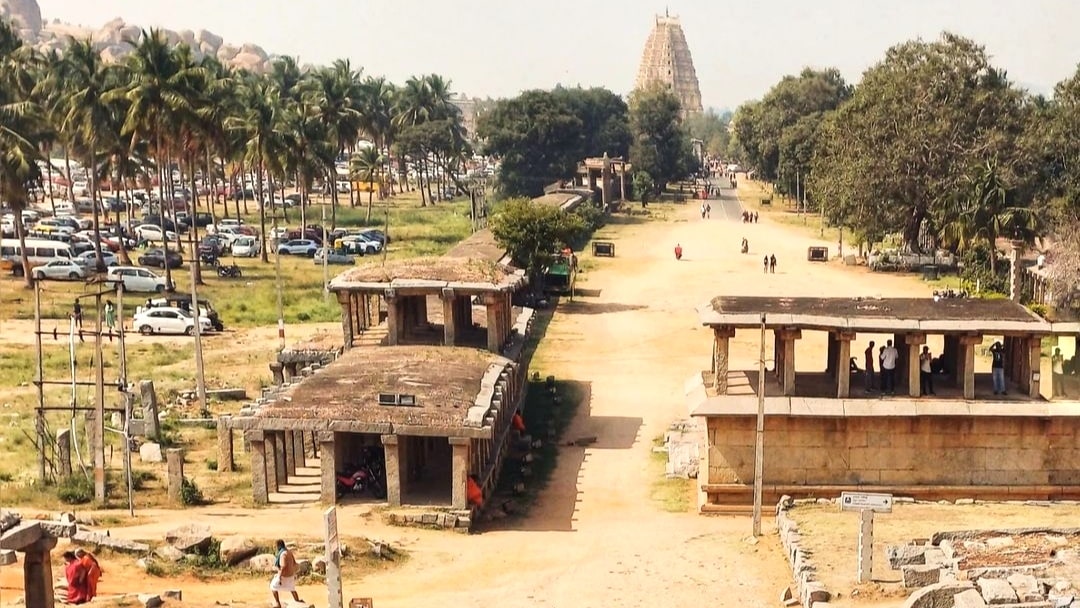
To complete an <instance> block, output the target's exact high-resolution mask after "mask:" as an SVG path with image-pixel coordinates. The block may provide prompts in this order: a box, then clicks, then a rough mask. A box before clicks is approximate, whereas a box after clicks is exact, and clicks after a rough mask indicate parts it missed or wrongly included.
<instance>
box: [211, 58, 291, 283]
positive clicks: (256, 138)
mask: <svg viewBox="0 0 1080 608" xmlns="http://www.w3.org/2000/svg"><path fill="white" fill-rule="evenodd" d="M241 96H242V98H243V103H242V104H241V107H242V111H241V112H240V113H239V114H238V115H236V116H230V117H228V118H227V119H226V121H225V125H226V128H228V129H229V130H231V131H233V132H235V133H237V134H239V136H240V137H242V138H243V141H244V154H245V158H246V159H247V160H248V161H249V162H250V163H251V166H252V167H253V168H254V169H255V179H256V180H257V181H258V188H257V189H258V191H259V192H262V180H263V174H264V173H266V175H267V177H268V178H269V179H270V191H271V192H273V191H274V184H273V174H274V171H267V169H268V168H270V169H276V168H280V162H281V158H282V154H281V152H282V150H283V149H284V147H285V146H284V144H285V141H284V139H285V138H284V133H283V132H282V129H281V113H282V108H281V96H280V93H279V91H278V88H277V85H276V84H274V83H273V82H271V81H270V80H268V79H265V78H259V77H256V76H249V77H248V78H247V79H246V80H245V81H244V83H243V85H242V87H241ZM259 230H260V233H261V238H262V241H263V242H262V261H263V262H267V263H268V262H269V261H270V258H269V256H268V255H267V251H266V249H267V240H266V206H265V205H260V206H259Z"/></svg>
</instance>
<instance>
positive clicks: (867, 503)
mask: <svg viewBox="0 0 1080 608" xmlns="http://www.w3.org/2000/svg"><path fill="white" fill-rule="evenodd" d="M892 507H893V496H892V494H871V493H868V492H844V493H842V494H840V510H841V511H858V512H859V547H858V573H857V576H856V578H857V580H858V581H859V582H860V583H869V582H870V580H871V573H872V571H873V563H874V513H892Z"/></svg>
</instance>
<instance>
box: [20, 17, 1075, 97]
mask: <svg viewBox="0 0 1080 608" xmlns="http://www.w3.org/2000/svg"><path fill="white" fill-rule="evenodd" d="M38 2H39V4H40V5H41V12H42V16H43V17H44V18H45V19H48V20H52V19H54V18H59V19H60V20H62V21H68V22H71V23H76V24H81V25H86V26H91V27H95V28H96V27H98V26H100V25H101V24H103V23H105V22H106V21H108V20H110V19H112V18H113V17H122V18H123V19H124V20H125V21H127V22H129V23H134V24H138V25H142V26H151V25H155V26H164V27H168V28H170V29H176V30H179V29H193V30H198V29H207V30H210V31H211V32H214V33H216V34H219V35H221V36H223V37H224V38H225V41H226V42H229V43H233V44H240V43H243V42H253V43H255V44H258V45H261V46H262V47H263V48H265V49H266V50H267V51H268V52H271V53H277V54H282V55H284V54H288V55H295V56H299V58H300V60H301V62H304V63H329V62H330V61H332V60H333V59H335V58H339V57H347V58H349V59H351V60H352V63H353V65H354V66H362V67H363V68H364V73H365V74H375V75H384V76H387V77H388V78H390V79H391V80H394V81H401V80H404V79H405V78H407V77H408V76H410V75H412V74H422V73H430V72H435V73H439V74H442V75H443V76H445V77H447V78H449V79H451V81H452V83H453V87H452V89H453V90H454V91H455V92H459V93H467V94H469V95H471V96H477V95H479V96H487V95H490V96H492V97H504V96H512V95H515V94H517V93H518V92H519V91H521V90H524V89H529V88H549V87H551V86H553V85H555V84H559V83H561V84H565V85H577V84H580V85H583V86H591V85H600V86H605V87H608V88H610V89H611V90H613V91H615V92H617V93H621V94H624V93H628V92H629V91H630V89H631V88H632V87H633V85H634V78H635V75H636V72H637V64H638V62H639V60H640V58H641V51H642V48H643V47H644V44H645V40H646V38H647V37H648V34H649V31H650V29H651V28H652V25H653V16H654V14H656V13H662V12H663V11H664V9H665V5H664V4H663V1H662V0H660V1H657V2H643V1H642V0H619V1H617V2H616V1H612V0H539V1H536V0H534V1H522V0H311V1H302V0H292V1H290V2H284V1H281V0H169V1H165V0H38ZM669 8H670V11H671V13H672V14H673V15H678V16H679V17H681V18H682V23H683V29H684V31H685V32H686V39H687V41H688V43H689V45H690V50H691V52H692V53H693V56H694V65H695V67H696V68H697V73H698V79H699V80H700V81H701V92H702V97H703V98H704V102H705V105H706V106H707V107H709V106H712V107H717V108H722V107H731V108H734V107H735V106H737V105H738V104H740V103H741V102H743V101H746V100H748V99H755V98H758V97H761V95H762V94H763V93H764V92H765V91H766V90H767V89H768V88H769V87H770V86H771V85H772V84H774V83H775V82H776V81H777V80H779V79H780V78H781V77H782V76H784V75H785V74H790V73H795V72H798V71H800V70H801V69H802V68H803V67H805V66H813V67H830V66H835V67H838V68H840V70H841V72H842V73H843V74H844V76H845V77H847V78H848V79H849V80H851V81H857V80H858V79H859V77H860V75H861V74H862V72H863V70H865V69H866V68H867V67H869V66H870V65H872V64H874V63H876V62H877V61H879V60H880V59H881V58H882V56H883V54H884V51H885V50H886V49H887V48H888V47H890V46H892V45H893V44H896V43H898V42H901V41H904V40H908V39H912V38H917V37H922V38H924V39H930V38H936V37H937V36H938V35H939V34H940V33H941V32H942V31H943V30H950V31H954V32H956V33H959V34H962V35H964V36H968V37H970V38H973V39H975V40H976V41H978V42H979V43H981V44H984V45H985V46H986V48H987V50H988V52H989V53H990V55H991V56H992V57H993V60H994V62H995V64H996V65H998V66H999V67H1001V68H1004V69H1006V70H1007V71H1008V73H1009V76H1010V78H1011V79H1012V80H1014V81H1015V82H1018V83H1020V84H1022V85H1024V86H1027V87H1029V88H1031V89H1033V90H1035V91H1037V92H1050V91H1051V90H1052V88H1053V85H1054V84H1055V83H1057V82H1058V81H1060V80H1063V79H1065V78H1067V77H1069V76H1071V75H1072V74H1073V73H1074V72H1075V71H1076V66H1077V64H1078V63H1080V36H1077V35H1075V32H1074V28H1075V26H1076V24H1077V23H1080V1H1077V0H906V1H902V2H899V1H877V0H743V1H741V2H723V1H716V0H682V1H681V2H677V1H672V2H671V4H670V5H669Z"/></svg>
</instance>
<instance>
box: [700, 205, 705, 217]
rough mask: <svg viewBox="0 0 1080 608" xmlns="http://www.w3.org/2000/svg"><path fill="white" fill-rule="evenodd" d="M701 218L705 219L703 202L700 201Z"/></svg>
mask: <svg viewBox="0 0 1080 608" xmlns="http://www.w3.org/2000/svg"><path fill="white" fill-rule="evenodd" d="M701 219H705V203H701Z"/></svg>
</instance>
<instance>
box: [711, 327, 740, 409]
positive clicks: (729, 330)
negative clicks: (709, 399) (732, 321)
mask: <svg viewBox="0 0 1080 608" xmlns="http://www.w3.org/2000/svg"><path fill="white" fill-rule="evenodd" d="M733 337H735V328H734V327H713V362H712V372H713V377H714V379H713V388H715V389H716V394H717V395H726V394H727V389H728V371H729V362H730V355H731V338H733Z"/></svg>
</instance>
